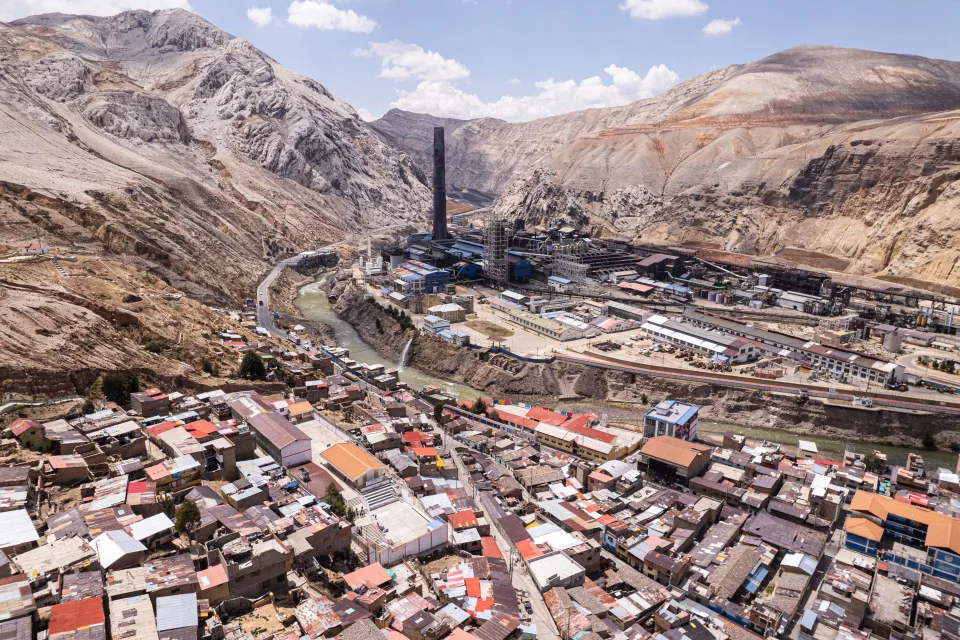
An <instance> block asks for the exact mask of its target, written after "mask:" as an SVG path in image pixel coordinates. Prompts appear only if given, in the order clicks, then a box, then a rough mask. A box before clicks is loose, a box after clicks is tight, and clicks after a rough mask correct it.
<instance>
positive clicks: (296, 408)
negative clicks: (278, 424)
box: [287, 401, 313, 416]
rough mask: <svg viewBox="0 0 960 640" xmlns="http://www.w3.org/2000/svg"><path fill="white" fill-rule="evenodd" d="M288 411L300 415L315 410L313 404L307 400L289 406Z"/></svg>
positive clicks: (293, 414)
mask: <svg viewBox="0 0 960 640" xmlns="http://www.w3.org/2000/svg"><path fill="white" fill-rule="evenodd" d="M287 411H288V412H289V413H290V415H292V416H299V415H303V414H305V413H310V412H311V411H313V405H312V404H310V403H309V402H306V401H304V402H298V403H296V404H292V405H290V406H289V407H287Z"/></svg>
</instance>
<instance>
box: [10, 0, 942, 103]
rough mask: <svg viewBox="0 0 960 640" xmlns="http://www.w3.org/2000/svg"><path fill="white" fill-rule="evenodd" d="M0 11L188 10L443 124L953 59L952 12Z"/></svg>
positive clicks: (677, 4)
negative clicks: (809, 65)
mask: <svg viewBox="0 0 960 640" xmlns="http://www.w3.org/2000/svg"><path fill="white" fill-rule="evenodd" d="M2 5H3V6H2V7H0V20H3V19H11V18H13V17H19V16H20V15H28V14H30V13H37V12H41V11H51V10H61V11H65V12H75V13H79V12H89V13H99V14H105V13H113V12H116V11H118V10H122V9H126V8H161V7H165V6H188V7H189V8H190V9H192V10H193V11H195V12H196V13H198V14H200V15H201V16H203V17H204V18H206V19H208V20H210V21H211V22H213V23H214V24H216V25H217V26H219V27H220V28H222V29H224V30H226V31H229V32H230V33H232V34H234V35H236V36H239V37H243V38H246V39H247V40H249V41H250V42H252V43H253V44H254V45H256V46H257V47H259V48H260V49H262V50H264V51H265V52H267V53H268V54H270V55H271V56H273V57H274V58H275V59H277V60H278V61H279V62H280V63H282V64H284V65H286V66H288V67H290V68H292V69H294V70H296V71H299V72H300V73H303V74H305V75H308V76H310V77H311V78H314V79H316V80H317V81H319V82H321V83H322V84H324V85H325V86H326V87H327V88H329V89H330V90H331V91H332V92H333V93H335V94H336V95H338V96H340V97H341V98H343V99H345V100H346V101H348V102H349V103H351V104H352V105H353V106H354V107H355V108H357V109H358V110H360V111H361V113H362V114H364V116H365V117H375V116H379V115H381V114H383V113H384V112H385V111H386V110H388V109H389V108H391V106H393V105H396V106H399V107H403V108H408V109H411V110H416V111H426V112H431V113H434V114H436V115H445V116H452V117H477V116H495V117H503V118H505V119H509V120H529V119H532V118H535V117H540V116H544V115H551V114H556V113H562V112H565V111H571V110H576V109H582V108H586V107H591V106H598V107H599V106H613V105H616V104H625V103H627V102H630V101H633V100H636V99H640V98H644V97H649V96H651V95H654V94H656V93H658V92H660V91H663V90H665V89H666V88H668V87H670V86H672V85H673V84H675V83H676V82H679V81H682V80H685V79H688V78H691V77H693V76H695V75H697V74H700V73H703V72H705V71H709V70H711V69H715V68H720V67H723V66H726V65H729V64H735V63H744V62H750V61H753V60H757V59H759V58H762V57H764V56H766V55H769V54H771V53H775V52H777V51H780V50H783V49H786V48H789V47H793V46H796V45H801V44H824V45H834V46H843V47H857V48H864V49H873V50H879V51H890V52H896V53H910V54H917V55H922V56H927V57H936V58H945V59H950V60H960V44H958V39H957V35H956V29H957V27H958V26H960V2H958V1H957V0H922V1H921V2H905V1H904V0H804V1H802V2H796V1H792V2H784V1H780V0H2ZM251 9H253V10H254V11H249V10H251ZM268 9H269V12H268V11H267V10H268ZM921 9H922V10H921ZM708 25H710V26H709V27H708Z"/></svg>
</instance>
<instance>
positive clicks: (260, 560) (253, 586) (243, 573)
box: [207, 536, 293, 598]
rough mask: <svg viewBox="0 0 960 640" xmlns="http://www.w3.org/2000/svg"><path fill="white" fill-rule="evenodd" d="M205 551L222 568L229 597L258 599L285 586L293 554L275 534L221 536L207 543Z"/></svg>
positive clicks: (283, 589) (284, 588)
mask: <svg viewBox="0 0 960 640" xmlns="http://www.w3.org/2000/svg"><path fill="white" fill-rule="evenodd" d="M225 540H229V542H226V541H225ZM222 541H223V542H222ZM207 554H208V555H211V554H212V555H213V556H214V557H215V558H217V559H218V561H219V562H218V564H222V565H223V566H224V567H225V568H226V572H227V579H228V582H229V584H230V597H231V598H259V597H260V596H263V595H265V594H267V593H269V592H271V591H275V590H279V591H285V590H286V589H287V572H288V571H290V570H291V569H292V568H293V554H292V552H291V551H290V550H289V549H288V548H287V547H286V546H285V545H284V544H283V543H281V542H280V541H279V540H277V539H276V538H275V537H267V538H262V539H259V540H248V539H247V538H244V537H243V536H222V537H221V538H217V539H215V540H214V541H211V542H208V543H207Z"/></svg>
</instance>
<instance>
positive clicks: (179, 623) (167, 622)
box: [157, 593, 199, 632]
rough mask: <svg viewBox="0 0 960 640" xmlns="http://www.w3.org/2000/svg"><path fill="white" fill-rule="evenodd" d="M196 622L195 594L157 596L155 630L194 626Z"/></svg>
mask: <svg viewBox="0 0 960 640" xmlns="http://www.w3.org/2000/svg"><path fill="white" fill-rule="evenodd" d="M198 622H199V617H198V616H197V594H195V593H181V594H179V595H176V596H165V597H163V598H157V631H161V632H162V631H169V630H170V629H182V628H183V627H195V626H197V624H198Z"/></svg>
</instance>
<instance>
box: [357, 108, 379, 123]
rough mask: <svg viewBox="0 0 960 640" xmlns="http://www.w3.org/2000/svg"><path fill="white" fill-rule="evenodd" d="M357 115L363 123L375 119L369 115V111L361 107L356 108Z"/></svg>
mask: <svg viewBox="0 0 960 640" xmlns="http://www.w3.org/2000/svg"><path fill="white" fill-rule="evenodd" d="M357 115H358V116H360V119H361V120H363V121H364V122H373V121H374V120H376V119H377V117H376V116H375V115H373V114H372V113H370V110H369V109H364V108H363V107H358V108H357Z"/></svg>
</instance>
